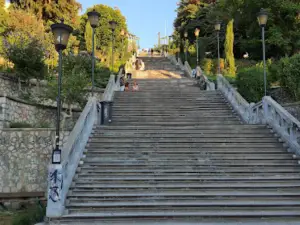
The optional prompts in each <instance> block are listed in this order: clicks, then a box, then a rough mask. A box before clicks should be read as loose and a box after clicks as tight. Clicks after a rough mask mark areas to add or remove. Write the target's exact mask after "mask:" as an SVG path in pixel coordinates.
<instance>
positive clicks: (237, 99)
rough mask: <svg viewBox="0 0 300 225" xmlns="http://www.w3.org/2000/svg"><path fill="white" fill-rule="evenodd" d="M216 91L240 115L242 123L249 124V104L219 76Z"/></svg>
mask: <svg viewBox="0 0 300 225" xmlns="http://www.w3.org/2000/svg"><path fill="white" fill-rule="evenodd" d="M217 85H218V89H219V90H220V91H221V92H222V93H223V95H224V96H225V98H226V99H227V101H228V102H229V103H230V104H231V106H232V107H233V109H234V110H235V111H236V112H237V113H238V114H239V115H240V117H241V118H242V119H243V120H244V122H246V123H249V118H250V104H249V103H248V102H247V101H246V100H245V99H244V98H243V97H242V96H241V95H240V93H238V92H237V91H236V90H235V89H234V88H233V87H232V86H231V84H230V83H229V82H228V81H227V80H226V79H225V78H224V77H223V76H222V75H221V74H219V75H218V77H217Z"/></svg>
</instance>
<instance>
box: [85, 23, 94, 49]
mask: <svg viewBox="0 0 300 225" xmlns="http://www.w3.org/2000/svg"><path fill="white" fill-rule="evenodd" d="M84 39H85V46H86V49H87V51H88V52H90V53H91V52H92V48H93V43H92V39H93V28H92V27H91V25H90V24H89V23H86V25H85V32H84Z"/></svg>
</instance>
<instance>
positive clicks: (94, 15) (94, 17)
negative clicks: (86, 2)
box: [87, 9, 100, 96]
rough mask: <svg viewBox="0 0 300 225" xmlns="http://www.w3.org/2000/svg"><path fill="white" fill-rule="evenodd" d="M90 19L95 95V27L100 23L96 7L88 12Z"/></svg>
mask: <svg viewBox="0 0 300 225" xmlns="http://www.w3.org/2000/svg"><path fill="white" fill-rule="evenodd" d="M87 15H88V19H89V21H90V24H91V27H92V28H93V41H92V42H93V44H92V48H93V50H92V57H93V58H92V96H94V87H95V28H96V27H97V26H98V24H99V18H100V13H98V12H96V11H95V9H94V10H93V11H91V12H88V14H87Z"/></svg>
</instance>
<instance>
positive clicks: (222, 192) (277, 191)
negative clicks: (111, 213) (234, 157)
mask: <svg viewBox="0 0 300 225" xmlns="http://www.w3.org/2000/svg"><path fill="white" fill-rule="evenodd" d="M68 196H69V197H90V198H92V197H94V198H95V197H99V198H101V197H108V198H109V197H114V198H126V197H135V198H139V197H143V198H144V197H175V196H178V197H187V196H190V197H200V196H201V197H202V196H203V197H208V196H214V197H224V196H231V197H235V196H244V197H254V196H274V197H276V196H296V197H299V188H283V187H281V188H249V189H248V188H247V189H246V188H241V189H236V190H235V189H230V188H227V189H215V190H214V189H211V190H206V191H187V190H185V189H183V190H180V191H178V190H164V191H160V192H155V191H146V190H144V191H122V192H120V191H118V192H114V191H103V192H101V191H97V192H95V191H91V192H89V191H85V190H82V191H75V190H72V192H71V193H70V194H69V195H68ZM299 213H300V211H299Z"/></svg>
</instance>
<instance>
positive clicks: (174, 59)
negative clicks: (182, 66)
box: [167, 55, 178, 66]
mask: <svg viewBox="0 0 300 225" xmlns="http://www.w3.org/2000/svg"><path fill="white" fill-rule="evenodd" d="M167 57H168V59H169V60H170V61H171V63H172V64H174V65H175V66H177V64H178V62H177V59H176V56H175V55H168V56H167Z"/></svg>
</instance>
